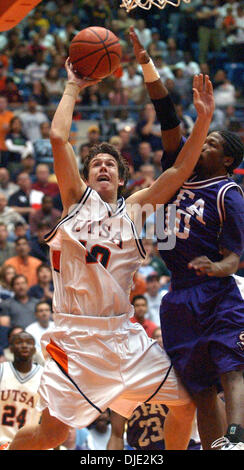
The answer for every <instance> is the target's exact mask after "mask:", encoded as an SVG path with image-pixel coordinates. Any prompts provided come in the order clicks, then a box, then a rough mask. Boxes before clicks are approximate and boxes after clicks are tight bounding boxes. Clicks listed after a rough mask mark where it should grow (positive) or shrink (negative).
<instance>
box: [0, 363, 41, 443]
mask: <svg viewBox="0 0 244 470" xmlns="http://www.w3.org/2000/svg"><path fill="white" fill-rule="evenodd" d="M42 372H43V368H42V367H41V366H40V365H38V364H33V368H32V370H31V371H30V372H29V373H28V374H25V375H22V374H21V373H20V372H19V371H17V370H16V369H15V368H14V366H13V363H12V362H3V363H2V364H0V404H1V406H0V441H12V440H13V438H14V436H15V434H16V433H17V431H18V430H19V429H20V428H21V427H22V426H25V425H31V426H32V425H35V424H38V423H39V420H40V416H41V413H40V412H39V411H37V410H36V404H37V402H38V400H39V395H38V393H37V390H38V387H39V385H40V380H41V375H42Z"/></svg>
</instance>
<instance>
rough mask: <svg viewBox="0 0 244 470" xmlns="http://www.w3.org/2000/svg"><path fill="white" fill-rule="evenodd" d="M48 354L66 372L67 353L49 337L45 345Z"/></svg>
mask: <svg viewBox="0 0 244 470" xmlns="http://www.w3.org/2000/svg"><path fill="white" fill-rule="evenodd" d="M46 350H47V352H48V354H50V356H51V357H52V358H53V359H54V361H56V362H57V363H58V364H59V365H60V366H61V367H62V368H63V369H64V371H65V372H66V374H68V356H67V354H66V353H65V352H64V351H63V350H62V349H61V348H60V347H59V346H57V344H55V343H54V341H53V340H52V339H51V341H50V343H49V344H48V345H47V346H46Z"/></svg>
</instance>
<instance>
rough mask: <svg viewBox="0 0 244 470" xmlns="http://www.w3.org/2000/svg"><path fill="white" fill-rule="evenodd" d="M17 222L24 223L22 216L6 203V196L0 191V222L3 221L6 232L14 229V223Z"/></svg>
mask: <svg viewBox="0 0 244 470" xmlns="http://www.w3.org/2000/svg"><path fill="white" fill-rule="evenodd" d="M17 222H22V223H24V219H23V217H22V216H21V215H20V214H18V212H17V211H15V210H14V209H13V208H12V207H9V206H8V205H7V198H6V196H5V195H4V194H2V193H0V223H4V224H5V225H6V227H7V230H8V232H11V231H13V230H14V225H15V224H16V223H17Z"/></svg>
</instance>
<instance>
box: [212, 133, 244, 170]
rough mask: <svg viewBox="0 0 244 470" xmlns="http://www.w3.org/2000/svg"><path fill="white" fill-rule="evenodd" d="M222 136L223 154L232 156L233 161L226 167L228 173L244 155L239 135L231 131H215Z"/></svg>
mask: <svg viewBox="0 0 244 470" xmlns="http://www.w3.org/2000/svg"><path fill="white" fill-rule="evenodd" d="M216 132H218V134H219V135H221V137H222V138H223V141H224V143H223V149H224V155H225V156H228V157H232V158H234V161H233V163H232V164H231V165H230V166H228V167H227V168H226V169H227V171H228V173H229V174H232V173H233V170H234V169H235V168H237V167H238V166H239V165H240V164H241V162H242V160H243V156H244V145H243V143H242V141H241V139H240V137H239V136H238V135H237V134H235V133H234V132H231V131H225V130H224V131H216Z"/></svg>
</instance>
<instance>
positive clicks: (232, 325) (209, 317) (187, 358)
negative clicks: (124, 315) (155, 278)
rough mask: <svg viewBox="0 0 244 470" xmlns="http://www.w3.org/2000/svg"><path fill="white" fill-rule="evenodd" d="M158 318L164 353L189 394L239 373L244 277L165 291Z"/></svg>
mask: <svg viewBox="0 0 244 470" xmlns="http://www.w3.org/2000/svg"><path fill="white" fill-rule="evenodd" d="M160 318H161V327H162V334H163V342H164V347H165V350H166V351H167V353H168V355H169V356H170V358H171V361H172V363H173V365H174V368H175V370H176V371H177V372H178V374H179V376H180V377H181V380H182V382H183V383H184V385H185V387H186V388H187V389H188V390H189V391H190V392H200V391H201V390H204V389H206V388H209V387H211V386H212V385H219V377H220V375H221V374H223V373H225V372H230V371H233V370H238V369H244V278H241V277H238V276H229V277H227V278H218V279H217V278H213V279H211V278H210V279H209V280H208V281H206V282H202V283H201V284H199V285H196V286H193V287H188V288H184V289H179V290H174V291H172V292H169V293H168V294H166V295H165V296H164V297H163V299H162V303H161V307H160Z"/></svg>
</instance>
